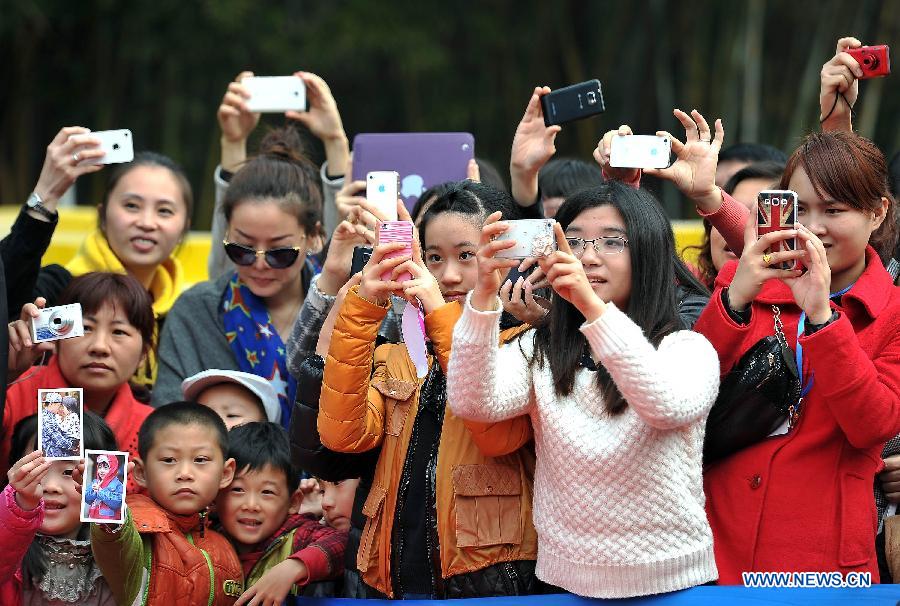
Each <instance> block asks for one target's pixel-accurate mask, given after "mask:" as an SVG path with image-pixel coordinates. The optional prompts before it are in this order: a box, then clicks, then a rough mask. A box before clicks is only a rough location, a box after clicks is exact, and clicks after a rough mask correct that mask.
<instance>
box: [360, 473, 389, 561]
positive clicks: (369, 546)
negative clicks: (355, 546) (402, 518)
mask: <svg viewBox="0 0 900 606" xmlns="http://www.w3.org/2000/svg"><path fill="white" fill-rule="evenodd" d="M386 495H387V489H385V487H384V486H382V485H381V484H372V488H371V489H370V490H369V496H367V497H366V502H365V503H364V504H363V507H362V514H363V515H364V516H366V518H367V519H366V525H365V527H363V531H362V535H361V536H360V539H359V550H358V551H357V552H356V568H357V570H359V572H360V574H362V573H364V572H365V571H367V570H368V569H369V563H370V562H372V561H373V560H374V559H375V558H373V557H372V556H373V555H377V554H373V553H372V552H373V549H374V547H375V534H376V532H377V531H378V530H379V529H380V527H381V517H382V515H381V512H382V510H383V509H384V497H385V496H386Z"/></svg>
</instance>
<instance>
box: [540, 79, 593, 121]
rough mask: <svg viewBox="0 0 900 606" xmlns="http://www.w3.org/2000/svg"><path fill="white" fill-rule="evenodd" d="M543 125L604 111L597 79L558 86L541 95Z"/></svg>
mask: <svg viewBox="0 0 900 606" xmlns="http://www.w3.org/2000/svg"><path fill="white" fill-rule="evenodd" d="M541 108H542V109H543V110H544V125H546V126H553V125H554V124H565V123H566V122H572V121H574V120H581V119H582V118H587V117H588V116H593V115H595V114H600V113H603V112H604V111H606V106H605V105H604V104H603V90H602V88H601V87H600V81H599V80H588V81H587V82H581V83H579V84H572V85H571V86H567V87H565V88H559V89H556V90H555V91H552V92H550V93H548V94H546V95H544V96H542V97H541Z"/></svg>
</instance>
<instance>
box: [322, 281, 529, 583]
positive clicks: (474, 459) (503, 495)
mask: <svg viewBox="0 0 900 606" xmlns="http://www.w3.org/2000/svg"><path fill="white" fill-rule="evenodd" d="M386 313H387V309H386V308H385V307H380V306H378V305H374V304H372V303H370V302H368V301H366V300H364V299H362V298H360V297H359V295H358V288H356V287H354V288H353V289H352V290H351V291H350V292H349V293H348V295H347V298H346V299H345V301H344V306H343V309H342V310H341V313H340V315H339V317H338V319H337V322H336V323H335V328H334V334H333V336H332V341H331V348H330V350H329V354H328V358H327V361H326V365H325V373H324V378H323V384H322V392H321V399H320V409H319V416H318V429H319V433H320V436H321V440H322V443H323V444H324V445H325V446H326V447H327V448H329V449H331V450H334V451H338V452H355V453H359V452H366V451H368V450H371V449H374V448H377V447H379V446H380V447H381V454H380V456H379V458H378V463H377V465H376V468H375V473H374V477H373V481H372V488H371V490H370V491H369V493H368V495H367V498H366V500H365V502H364V503H363V505H362V513H363V514H364V515H365V516H366V524H365V528H364V531H363V534H362V538H361V541H360V545H359V549H358V552H357V567H358V570H359V571H360V573H361V575H362V578H363V581H364V582H365V583H366V584H367V585H368V586H369V587H372V588H374V589H375V590H377V591H378V592H380V593H382V594H384V595H386V596H388V597H395V588H394V586H393V585H394V578H393V577H394V575H395V573H394V572H392V570H391V566H392V562H393V561H394V560H395V559H396V560H397V561H399V557H396V554H395V553H392V552H393V551H395V550H396V549H397V547H398V546H397V545H396V536H395V535H396V534H397V533H396V532H395V528H394V524H395V521H396V513H397V509H398V493H399V487H400V486H401V484H402V482H403V481H404V479H405V478H404V469H405V467H406V466H405V462H406V457H407V452H408V450H409V446H410V438H411V436H412V433H413V427H414V425H415V423H416V418H417V414H418V412H419V407H420V399H419V396H420V389H421V387H422V384H423V381H422V380H420V379H417V378H416V373H415V368H414V367H413V364H412V362H411V361H410V359H409V355H408V353H407V351H406V348H405V346H403V345H382V346H380V347H378V348H377V349H375V347H374V344H375V337H376V334H377V331H378V326H379V324H380V323H381V321H382V319H383V318H384V316H385V314H386ZM461 313H462V308H461V307H460V306H459V304H457V303H449V304H447V305H444V306H442V307H441V308H439V309H437V310H435V311H433V312H432V313H430V314H428V315H427V316H426V317H425V326H426V332H427V333H428V336H429V337H430V338H431V341H432V345H433V348H434V356H430V358H429V365H431V364H433V363H434V361H437V362H438V364H439V365H440V367H441V368H442V369H444V370H446V365H447V362H448V360H449V357H450V345H451V341H452V333H453V326H454V325H455V323H456V321H457V319H458V318H459V316H460V314H461ZM504 336H505V337H506V338H509V334H506V333H505V334H504ZM373 350H374V352H373ZM373 354H374V373H373V372H372V368H373ZM441 404H442V405H443V403H441ZM469 425H470V426H471V428H472V430H473V431H472V432H470V429H469V428H468V427H467V425H466V424H465V423H463V421H462V420H461V419H459V418H457V417H455V416H454V415H453V413H452V412H451V411H450V409H449V408H447V409H446V411H445V413H444V415H443V421H442V425H441V432H440V445H439V447H438V449H436V452H437V460H436V473H435V477H436V480H435V487H434V491H435V492H434V499H435V504H436V511H435V512H431V513H432V519H431V522H432V526H433V528H434V530H435V531H436V536H437V540H438V545H437V549H436V553H435V554H434V556H433V559H436V560H439V561H436V562H434V564H435V565H439V573H440V578H441V579H442V580H443V583H442V585H443V588H444V589H443V594H444V595H443V596H439V597H475V596H489V595H509V594H517V593H527V592H535V591H537V590H538V587H539V582H537V581H536V579H535V578H534V574H533V572H534V568H533V561H534V560H535V559H536V556H537V535H536V533H535V530H534V525H533V523H532V515H531V503H532V483H533V472H534V451H533V448H531V447H530V445H529V446H525V445H526V443H527V442H529V440H530V438H531V437H532V434H531V428H530V425H529V423H528V420H527V418H524V417H523V418H521V419H514V420H512V421H507V422H503V423H494V424H488V425H483V424H477V423H471V424H469ZM480 445H482V446H485V447H486V448H485V449H484V450H485V451H486V452H487V454H485V452H484V451H483V450H482V448H480ZM426 515H427V514H426Z"/></svg>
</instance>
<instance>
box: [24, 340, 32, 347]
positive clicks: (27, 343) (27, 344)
mask: <svg viewBox="0 0 900 606" xmlns="http://www.w3.org/2000/svg"><path fill="white" fill-rule="evenodd" d="M25 347H31V339H25Z"/></svg>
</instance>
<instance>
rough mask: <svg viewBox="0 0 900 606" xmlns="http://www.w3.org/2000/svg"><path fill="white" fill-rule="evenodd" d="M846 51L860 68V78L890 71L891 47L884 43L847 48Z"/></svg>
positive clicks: (878, 75) (875, 76) (883, 74)
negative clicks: (861, 72)
mask: <svg viewBox="0 0 900 606" xmlns="http://www.w3.org/2000/svg"><path fill="white" fill-rule="evenodd" d="M846 52H847V54H848V55H850V56H851V57H853V58H854V59H856V61H857V62H858V63H859V66H860V67H861V68H862V70H863V76H862V78H861V80H865V79H867V78H878V77H881V76H887V75H888V74H890V73H891V49H890V47H889V46H888V45H886V44H879V45H877V46H860V47H859V48H849V49H847V51H846Z"/></svg>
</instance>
